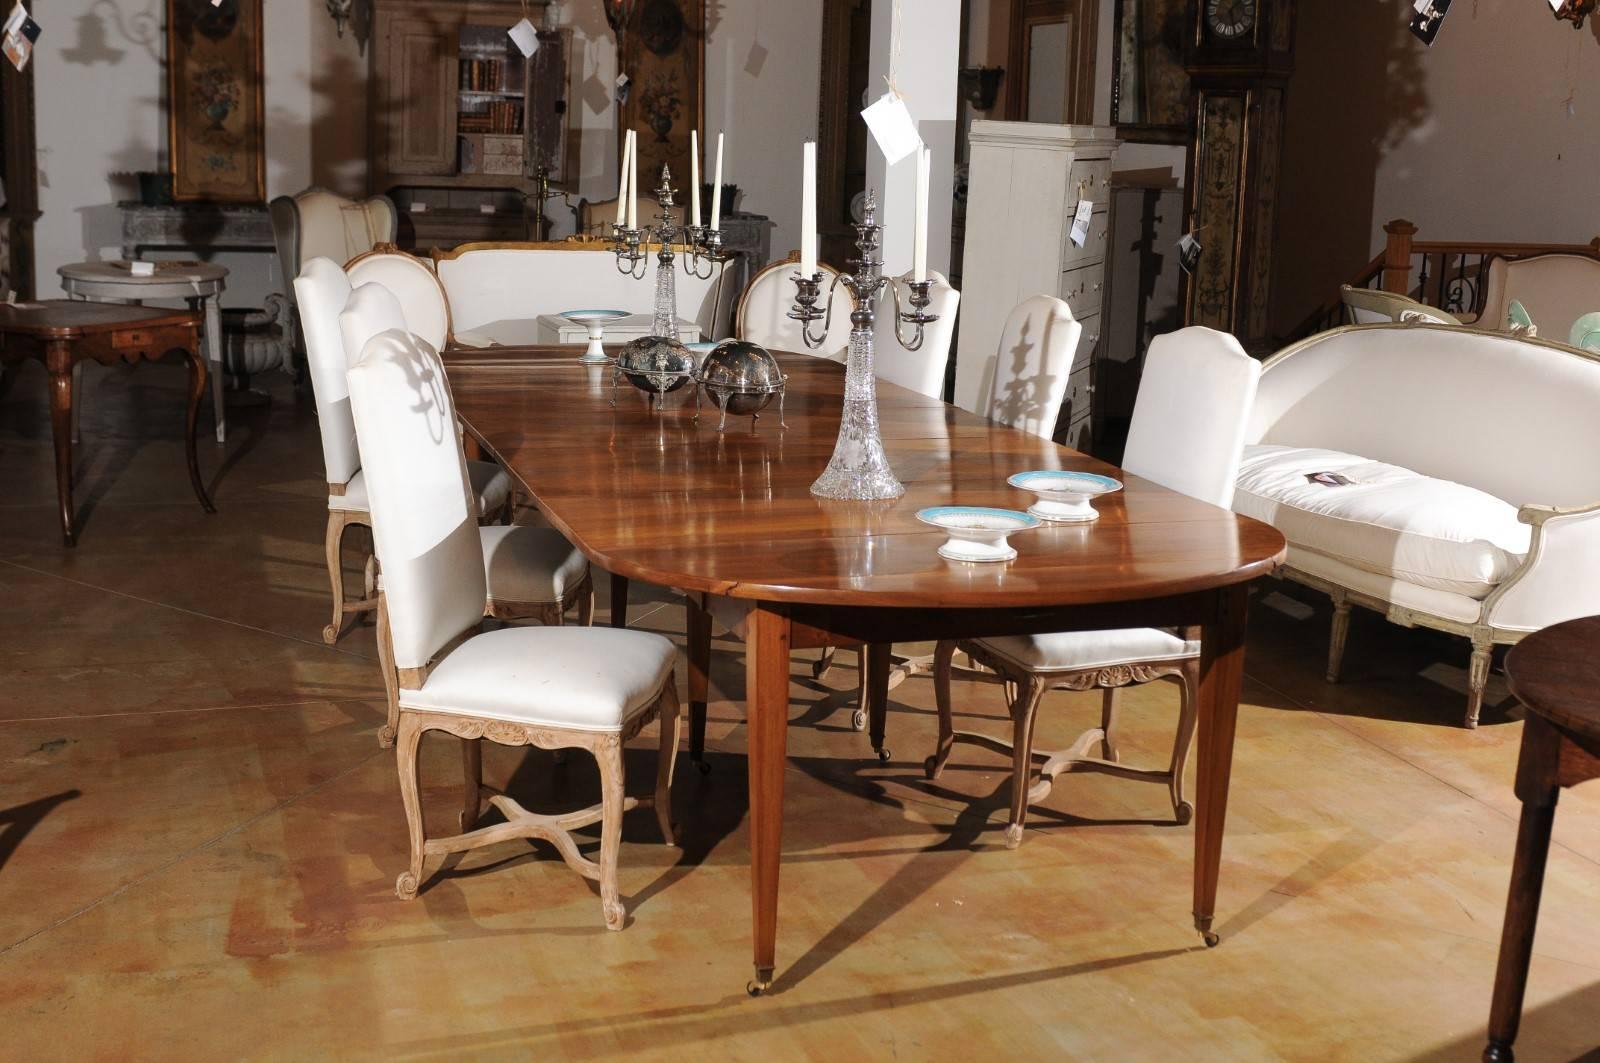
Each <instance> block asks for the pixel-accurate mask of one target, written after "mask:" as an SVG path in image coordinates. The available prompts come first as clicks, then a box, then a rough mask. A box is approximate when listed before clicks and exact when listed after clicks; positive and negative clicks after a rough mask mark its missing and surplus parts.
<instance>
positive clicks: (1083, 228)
mask: <svg viewBox="0 0 1600 1063" xmlns="http://www.w3.org/2000/svg"><path fill="white" fill-rule="evenodd" d="M1093 214H1094V201H1093V200H1088V199H1080V200H1078V212H1077V213H1076V214H1074V215H1073V216H1072V242H1073V243H1074V244H1076V245H1077V246H1078V247H1082V246H1083V245H1084V244H1086V243H1088V242H1089V219H1090V217H1091V216H1092V215H1093Z"/></svg>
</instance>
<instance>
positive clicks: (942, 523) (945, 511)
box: [917, 506, 1039, 561]
mask: <svg viewBox="0 0 1600 1063" xmlns="http://www.w3.org/2000/svg"><path fill="white" fill-rule="evenodd" d="M917 519H918V520H920V521H922V523H924V524H931V525H933V526H934V527H935V528H940V529H942V530H943V531H944V533H945V534H946V535H948V536H949V538H948V539H946V540H945V542H944V545H943V546H941V547H939V556H940V557H945V558H949V559H950V560H951V561H1010V560H1011V559H1012V558H1014V557H1016V556H1017V551H1016V548H1015V547H1013V546H1012V545H1011V544H1010V543H1008V542H1006V536H1008V535H1010V534H1011V533H1012V532H1019V531H1026V530H1027V529H1029V528H1037V527H1038V526H1039V521H1038V519H1037V518H1036V517H1030V516H1029V515H1028V514H1026V513H1021V512H1018V511H1017V510H1014V509H990V508H988V507H986V506H932V507H930V508H928V509H922V510H918V511H917Z"/></svg>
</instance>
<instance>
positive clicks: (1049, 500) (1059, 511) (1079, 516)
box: [1006, 469, 1122, 524]
mask: <svg viewBox="0 0 1600 1063" xmlns="http://www.w3.org/2000/svg"><path fill="white" fill-rule="evenodd" d="M1006 483H1008V484H1010V485H1011V486H1012V487H1017V488H1021V489H1022V490H1024V491H1029V492H1031V493H1032V494H1033V495H1034V496H1035V497H1036V498H1037V499H1038V501H1037V502H1035V503H1034V504H1033V505H1031V506H1029V507H1028V512H1029V513H1031V514H1032V515H1033V516H1035V517H1038V518H1039V519H1040V520H1046V521H1050V522H1051V523H1054V524H1083V523H1087V522H1088V521H1091V520H1096V519H1098V518H1099V516H1100V514H1099V513H1097V512H1095V508H1094V506H1093V505H1092V504H1090V500H1091V499H1094V498H1098V497H1099V496H1101V495H1108V494H1111V493H1112V492H1113V491H1120V490H1122V481H1121V480H1116V479H1113V478H1112V477H1110V476H1100V475H1098V474H1096V473H1092V472H1070V471H1068V470H1065V469H1035V470H1033V471H1031V472H1019V473H1017V474H1015V475H1014V476H1011V477H1009V478H1008V479H1007V480H1006Z"/></svg>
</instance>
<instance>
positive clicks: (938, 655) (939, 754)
mask: <svg viewBox="0 0 1600 1063" xmlns="http://www.w3.org/2000/svg"><path fill="white" fill-rule="evenodd" d="M955 655H956V644H955V643H954V642H953V641H948V640H947V641H944V642H941V643H939V645H938V647H937V648H936V649H935V650H934V651H933V697H934V701H935V702H936V703H937V704H938V706H939V744H938V745H936V746H935V747H934V749H933V756H931V757H929V758H928V759H927V760H925V761H923V762H922V770H923V771H924V772H926V773H927V776H928V778H930V779H937V778H938V777H939V774H940V773H941V772H943V771H944V764H945V761H947V760H949V759H950V750H951V749H953V748H954V747H955V734H956V728H955V722H954V719H953V716H952V712H951V709H950V665H951V663H952V662H953V661H954V659H955Z"/></svg>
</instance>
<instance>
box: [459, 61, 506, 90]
mask: <svg viewBox="0 0 1600 1063" xmlns="http://www.w3.org/2000/svg"><path fill="white" fill-rule="evenodd" d="M505 67H506V64H505V61H504V60H502V59H463V60H461V74H460V77H459V79H458V80H459V84H458V85H457V86H456V87H457V88H460V89H462V90H464V91H467V92H505V91H506V87H505V84H504V81H505Z"/></svg>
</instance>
